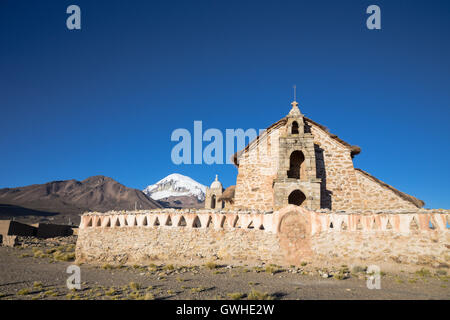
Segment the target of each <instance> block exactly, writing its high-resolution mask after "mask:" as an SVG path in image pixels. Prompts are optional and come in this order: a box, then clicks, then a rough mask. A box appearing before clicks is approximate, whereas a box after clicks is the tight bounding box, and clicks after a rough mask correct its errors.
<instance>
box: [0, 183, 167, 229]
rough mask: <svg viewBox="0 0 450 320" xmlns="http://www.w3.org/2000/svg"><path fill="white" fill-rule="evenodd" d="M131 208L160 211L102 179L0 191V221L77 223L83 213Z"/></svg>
mask: <svg viewBox="0 0 450 320" xmlns="http://www.w3.org/2000/svg"><path fill="white" fill-rule="evenodd" d="M135 206H136V208H138V209H154V208H160V207H161V205H160V204H159V203H158V202H157V201H155V200H153V199H151V198H149V197H147V196H146V195H145V194H144V193H143V192H142V191H140V190H138V189H132V188H128V187H126V186H124V185H122V184H120V183H119V182H117V181H115V180H113V179H111V178H109V177H105V176H93V177H89V178H87V179H85V180H83V181H77V180H73V179H72V180H64V181H52V182H48V183H44V184H34V185H29V186H24V187H18V188H4V189H0V219H11V218H13V217H16V218H17V220H25V221H28V222H30V221H34V222H37V221H42V220H43V219H44V220H47V219H49V220H51V221H54V222H58V223H67V222H68V220H69V218H70V220H71V222H74V223H78V222H79V215H80V214H81V213H83V212H85V211H101V212H103V211H108V210H132V209H134V208H135ZM35 212H38V213H37V214H36V215H35V214H33V213H35ZM43 217H45V218H43Z"/></svg>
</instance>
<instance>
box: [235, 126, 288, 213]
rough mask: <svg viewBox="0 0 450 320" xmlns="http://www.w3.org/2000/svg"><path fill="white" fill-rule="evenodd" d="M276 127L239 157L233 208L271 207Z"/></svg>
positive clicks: (276, 156) (276, 152)
mask: <svg viewBox="0 0 450 320" xmlns="http://www.w3.org/2000/svg"><path fill="white" fill-rule="evenodd" d="M279 135H280V134H279V132H278V129H276V128H275V129H274V130H271V131H270V132H268V133H267V135H264V137H262V138H261V139H260V140H259V143H258V144H257V145H256V146H255V147H253V148H251V149H250V150H249V151H248V152H246V153H245V154H244V156H242V157H240V158H239V173H238V176H237V179H236V191H235V197H234V207H235V208H252V209H258V210H272V209H273V203H274V199H273V189H272V185H273V180H274V179H275V178H276V177H277V171H278V156H279V155H278V148H279Z"/></svg>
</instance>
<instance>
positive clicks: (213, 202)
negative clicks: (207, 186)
mask: <svg viewBox="0 0 450 320" xmlns="http://www.w3.org/2000/svg"><path fill="white" fill-rule="evenodd" d="M215 208H216V195H215V194H213V196H212V197H211V209H215Z"/></svg>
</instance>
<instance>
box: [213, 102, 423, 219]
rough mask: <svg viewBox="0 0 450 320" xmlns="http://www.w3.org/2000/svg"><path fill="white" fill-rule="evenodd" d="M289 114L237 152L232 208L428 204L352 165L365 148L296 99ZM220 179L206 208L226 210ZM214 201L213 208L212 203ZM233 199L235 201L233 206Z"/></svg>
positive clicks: (348, 208)
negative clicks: (307, 111)
mask: <svg viewBox="0 0 450 320" xmlns="http://www.w3.org/2000/svg"><path fill="white" fill-rule="evenodd" d="M291 105H292V108H291V110H290V112H289V114H288V115H287V116H286V117H284V118H282V119H280V120H279V121H277V122H275V123H274V124H272V125H271V126H269V127H268V128H267V129H266V130H265V131H264V132H263V133H262V134H260V135H259V136H258V137H257V138H256V139H255V140H254V141H252V142H251V143H249V144H248V145H247V146H246V147H245V148H244V149H243V150H241V151H240V152H238V153H237V154H235V155H234V157H233V161H234V163H235V165H236V166H237V168H238V176H237V180H236V186H232V187H230V188H232V189H233V190H232V191H233V194H232V196H233V197H232V199H231V200H230V199H229V197H228V202H229V203H230V204H229V205H228V207H229V208H230V207H233V208H235V209H258V210H278V209H280V208H282V207H285V206H287V205H288V204H294V205H298V206H302V207H305V208H307V209H310V210H319V209H329V210H331V211H349V212H353V211H361V210H381V211H382V210H410V209H411V210H416V209H418V208H421V207H422V206H423V205H424V202H423V201H421V200H419V199H417V198H415V197H413V196H411V195H408V194H406V193H403V192H401V191H399V190H397V189H395V188H394V187H392V186H390V185H388V184H386V183H384V182H382V181H381V180H379V179H377V178H375V177H373V176H372V175H370V174H368V173H367V172H365V171H363V170H361V169H357V168H355V167H354V165H353V157H354V156H356V155H357V154H359V153H360V151H361V149H360V148H359V147H357V146H352V145H350V144H348V143H347V142H345V141H343V140H342V139H340V138H339V137H337V136H336V135H334V134H331V133H330V132H329V131H328V129H327V128H326V127H324V126H322V125H320V124H318V123H316V122H314V121H313V120H311V119H308V118H307V117H305V116H304V115H303V114H302V113H301V111H300V109H299V107H298V103H297V102H296V101H294V102H292V104H291ZM218 184H220V182H219V181H217V177H216V181H214V182H213V185H215V186H216V188H213V185H212V186H211V188H209V189H208V191H207V199H206V202H205V207H206V208H208V209H222V208H224V207H225V203H224V202H223V201H222V202H221V201H217V200H218V199H220V197H221V196H222V193H225V192H227V190H225V191H224V190H223V188H222V185H221V184H220V187H217V185H218ZM228 193H230V192H228ZM212 199H214V201H213V202H214V203H215V205H214V208H213V207H212V206H211V203H213V202H212ZM231 203H232V204H231Z"/></svg>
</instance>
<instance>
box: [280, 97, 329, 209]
mask: <svg viewBox="0 0 450 320" xmlns="http://www.w3.org/2000/svg"><path fill="white" fill-rule="evenodd" d="M291 105H292V109H291V111H290V112H289V114H288V115H287V117H286V125H285V128H284V130H282V131H281V132H280V138H279V139H280V145H279V150H278V152H279V157H278V159H279V163H278V172H277V177H276V178H275V179H274V183H273V192H274V209H275V210H276V209H279V208H282V207H284V206H286V205H288V204H294V205H298V206H303V207H306V208H308V209H311V210H317V209H320V182H321V180H320V179H318V178H317V176H316V156H315V151H314V142H313V135H312V134H311V133H309V132H305V122H304V119H303V114H302V113H301V112H300V109H299V108H298V103H297V102H296V101H294V102H292V103H291Z"/></svg>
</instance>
